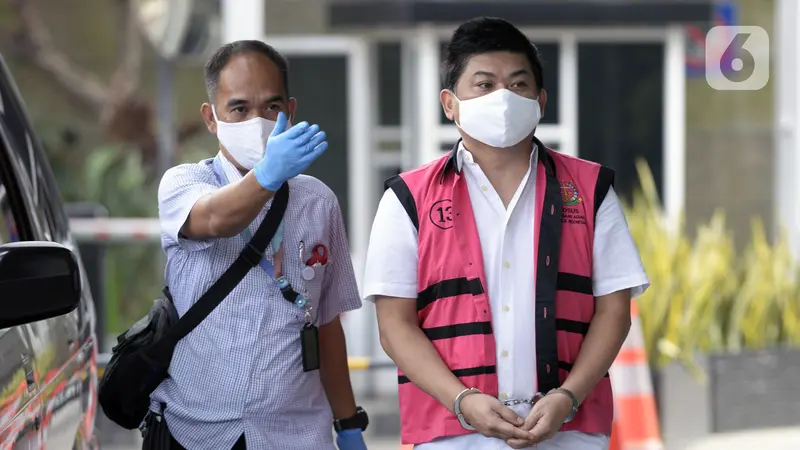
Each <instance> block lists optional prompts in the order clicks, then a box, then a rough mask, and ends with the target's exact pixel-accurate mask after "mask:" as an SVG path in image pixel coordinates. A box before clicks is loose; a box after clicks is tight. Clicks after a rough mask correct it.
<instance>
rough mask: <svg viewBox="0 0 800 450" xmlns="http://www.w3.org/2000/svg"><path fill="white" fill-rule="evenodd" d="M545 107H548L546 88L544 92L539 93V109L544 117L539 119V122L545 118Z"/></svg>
mask: <svg viewBox="0 0 800 450" xmlns="http://www.w3.org/2000/svg"><path fill="white" fill-rule="evenodd" d="M545 106H547V91H545V90H544V88H542V90H541V91H539V109H540V110H541V111H542V115H541V117H540V118H539V120H542V117H544V107H545Z"/></svg>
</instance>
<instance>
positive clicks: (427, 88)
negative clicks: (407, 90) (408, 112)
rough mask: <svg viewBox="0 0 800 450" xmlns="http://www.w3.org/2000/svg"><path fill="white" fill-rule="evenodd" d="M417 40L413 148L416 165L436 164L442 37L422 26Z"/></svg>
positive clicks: (438, 153) (440, 152)
mask: <svg viewBox="0 0 800 450" xmlns="http://www.w3.org/2000/svg"><path fill="white" fill-rule="evenodd" d="M415 41H416V45H415V46H416V53H417V64H416V69H417V73H416V77H415V78H416V80H415V81H416V88H417V90H416V93H415V95H414V98H415V102H416V108H417V109H416V114H414V121H415V126H414V133H416V134H417V135H416V136H413V137H412V138H413V141H414V142H415V143H414V145H415V146H416V148H417V155H418V156H417V158H418V160H417V161H416V164H415V165H417V166H418V165H421V164H425V163H428V162H431V161H433V160H434V159H436V158H438V157H439V156H441V155H442V151H441V137H440V134H439V128H441V127H440V125H439V114H440V113H439V111H441V107H442V106H441V103H440V102H439V92H440V91H441V83H440V81H439V58H440V53H441V52H440V51H439V37H438V36H437V34H436V32H435V31H434V30H433V29H432V28H429V27H427V26H423V27H420V28H418V29H417V30H416V33H415Z"/></svg>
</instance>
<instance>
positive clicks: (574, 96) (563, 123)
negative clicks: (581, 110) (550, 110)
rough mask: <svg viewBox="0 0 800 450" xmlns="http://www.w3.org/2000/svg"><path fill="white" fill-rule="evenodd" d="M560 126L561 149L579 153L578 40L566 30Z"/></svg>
mask: <svg viewBox="0 0 800 450" xmlns="http://www.w3.org/2000/svg"><path fill="white" fill-rule="evenodd" d="M559 47H560V48H559V52H560V55H559V64H558V73H559V78H560V79H559V90H560V91H561V92H559V94H558V99H557V100H558V106H559V115H560V117H559V120H558V122H559V126H560V128H561V142H560V151H561V152H562V153H565V154H567V155H570V156H579V155H578V41H577V39H576V38H575V34H574V33H571V32H565V33H564V34H563V35H562V37H561V41H560V45H559Z"/></svg>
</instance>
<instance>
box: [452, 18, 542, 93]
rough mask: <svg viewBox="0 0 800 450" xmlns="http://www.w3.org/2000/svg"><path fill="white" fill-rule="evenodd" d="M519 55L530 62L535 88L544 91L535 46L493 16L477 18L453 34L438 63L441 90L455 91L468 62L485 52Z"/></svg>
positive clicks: (540, 65)
mask: <svg viewBox="0 0 800 450" xmlns="http://www.w3.org/2000/svg"><path fill="white" fill-rule="evenodd" d="M502 51H506V52H513V53H523V54H525V56H526V57H527V58H528V61H530V63H531V69H532V70H533V77H534V79H535V80H536V87H537V89H539V90H541V89H542V88H544V78H543V76H542V61H541V59H540V57H539V51H538V50H537V49H536V46H535V45H533V44H532V43H531V41H529V40H528V38H527V37H526V36H525V35H524V34H522V32H521V31H519V30H518V29H517V28H516V27H515V26H514V25H511V24H510V23H508V22H507V21H505V20H503V19H498V18H495V17H478V18H475V19H471V20H469V21H467V22H464V23H462V24H461V25H460V26H459V27H458V28H456V31H454V32H453V36H452V38H450V42H449V43H448V44H447V47H446V48H445V57H444V61H443V62H442V87H443V88H444V89H449V90H451V91H452V90H455V87H456V83H457V82H458V78H459V77H460V76H461V74H462V73H464V68H465V67H466V66H467V63H468V62H469V59H470V58H471V57H473V56H475V55H479V54H482V53H488V52H502Z"/></svg>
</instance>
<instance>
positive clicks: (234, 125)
mask: <svg viewBox="0 0 800 450" xmlns="http://www.w3.org/2000/svg"><path fill="white" fill-rule="evenodd" d="M211 111H212V112H213V113H214V120H216V121H217V139H218V140H219V142H220V144H222V146H223V147H225V149H226V150H228V153H230V155H231V157H233V159H234V160H236V162H237V163H238V164H239V165H240V166H242V167H244V168H245V169H247V170H251V169H252V168H253V167H255V166H256V163H258V162H259V161H261V159H262V158H264V153H265V152H266V151H267V139H269V135H270V134H271V133H272V130H273V129H274V128H275V122H273V121H271V120H267V119H264V118H263V117H254V118H252V119H250V120H245V121H244V122H223V121H221V120H219V118H218V117H217V111H216V109H215V108H214V107H213V106H212V107H211ZM289 126H291V124H289Z"/></svg>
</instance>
